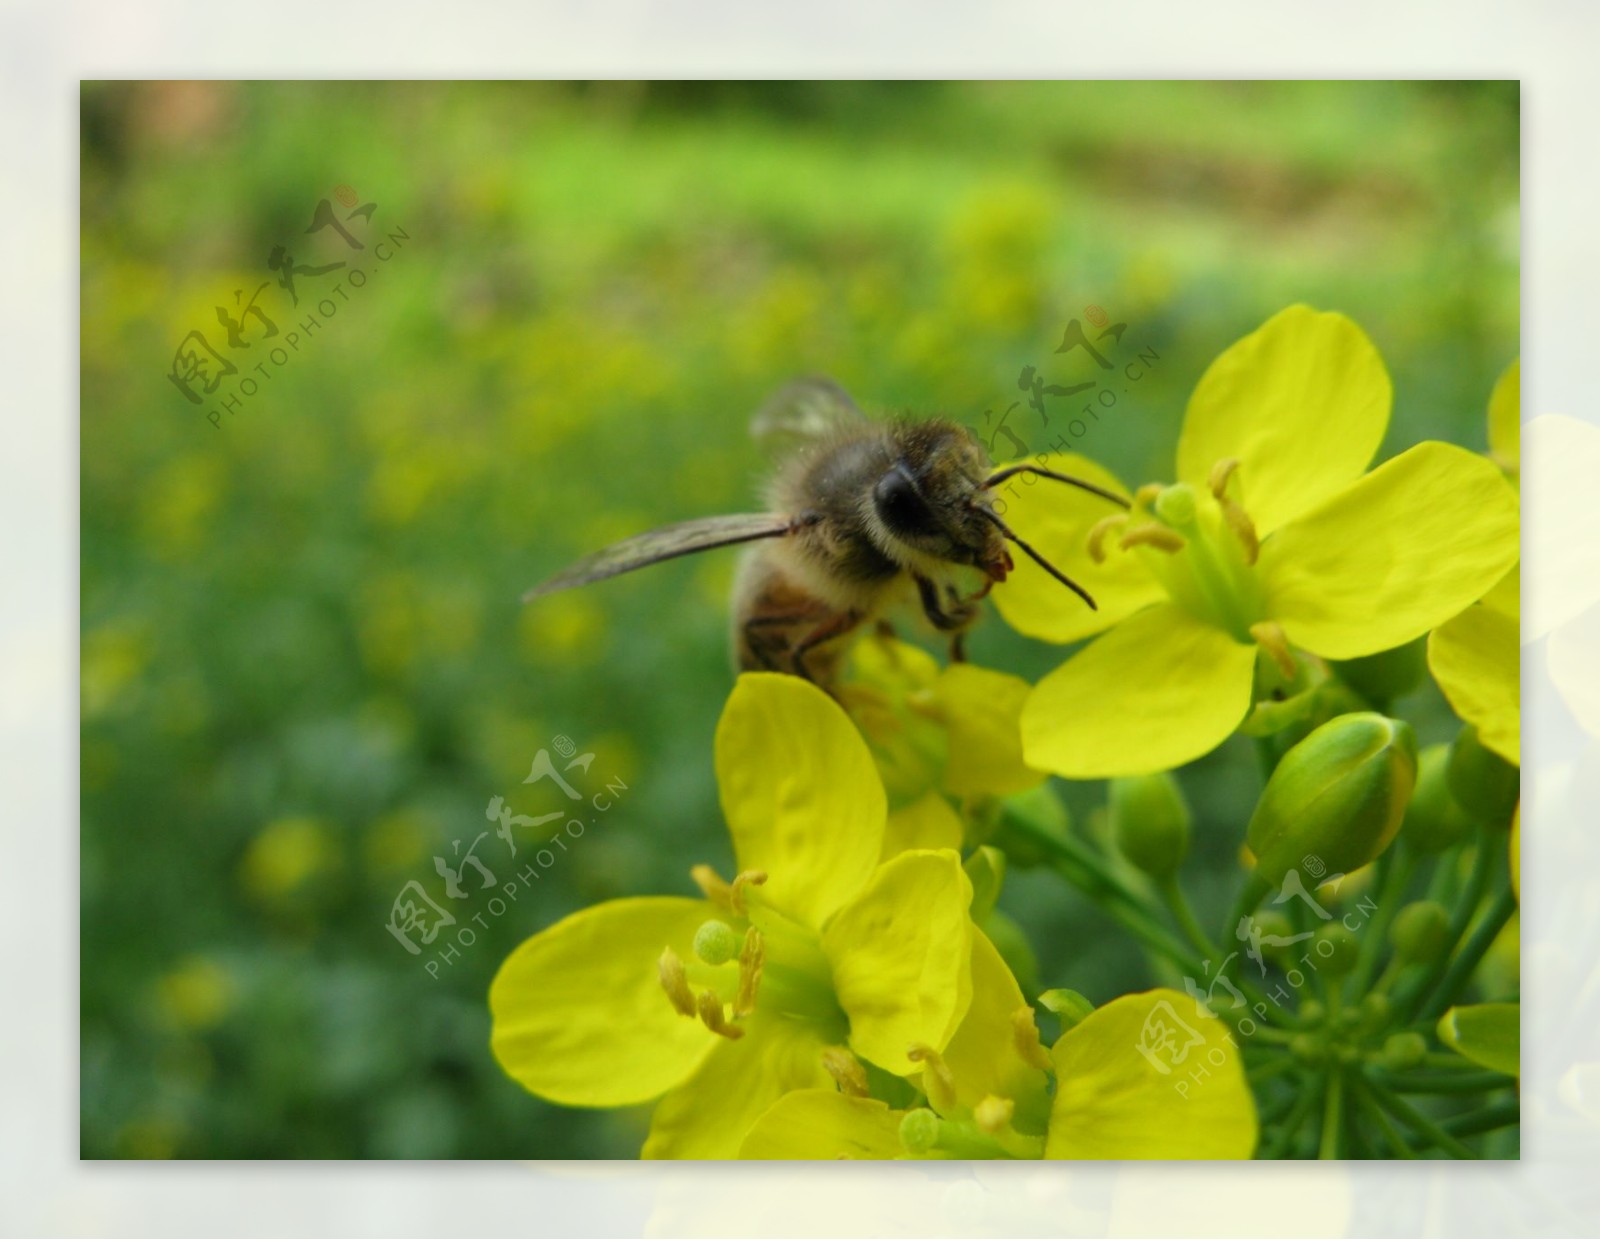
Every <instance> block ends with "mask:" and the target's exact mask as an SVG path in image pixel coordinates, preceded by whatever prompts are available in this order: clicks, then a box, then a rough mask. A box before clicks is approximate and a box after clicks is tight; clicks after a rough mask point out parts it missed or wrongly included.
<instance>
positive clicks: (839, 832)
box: [489, 674, 974, 1158]
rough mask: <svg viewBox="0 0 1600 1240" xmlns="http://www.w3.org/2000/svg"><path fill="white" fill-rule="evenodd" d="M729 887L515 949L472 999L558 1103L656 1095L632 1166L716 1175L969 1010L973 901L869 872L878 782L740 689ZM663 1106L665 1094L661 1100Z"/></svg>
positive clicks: (820, 709) (855, 742)
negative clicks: (756, 1139)
mask: <svg viewBox="0 0 1600 1240" xmlns="http://www.w3.org/2000/svg"><path fill="white" fill-rule="evenodd" d="M716 768H717V782H718V786H719V788H720V791H721V798H722V809H723V814H724V816H725V818H726V819H727V823H728V828H729V831H730V833H731V834H732V836H733V845H734V852H735V856H736V859H737V864H738V874H737V876H736V877H735V878H734V880H733V882H732V883H727V882H724V881H722V880H721V879H720V878H718V877H717V876H716V875H715V874H713V873H712V872H711V871H710V869H709V868H708V867H703V866H701V867H696V870H695V878H696V881H697V882H698V883H699V884H700V886H701V889H702V890H703V891H704V892H705V895H706V898H705V899H700V900H693V899H684V898H678V897H641V898H634V899H624V900H613V901H610V902H608V903H605V904H600V905H597V906H595V907H593V908H589V909H585V910H583V911H582V912H579V913H575V914H573V915H572V916H571V917H568V918H566V919H564V920H563V921H560V922H558V923H556V924H555V925H554V926H551V927H550V928H549V929H547V930H544V931H542V932H541V933H539V934H536V935H534V936H533V937H532V938H531V939H529V940H528V941H527V942H525V943H523V944H522V945H521V946H520V947H519V948H517V950H516V951H515V952H513V953H512V954H511V956H510V957H509V958H508V959H507V960H506V962H505V963H504V965H502V966H501V969H500V972H499V974H498V975H497V976H496V977H495V980H494V983H493V985H492V986H491V987H490V991H489V1006H490V1010H491V1012H492V1014H493V1018H494V1031H493V1038H492V1044H493V1049H494V1053H495V1056H496V1058H497V1059H498V1060H499V1061H500V1064H501V1066H502V1067H503V1068H504V1069H505V1070H506V1071H507V1072H508V1073H509V1074H510V1075H511V1076H513V1077H514V1078H516V1079H517V1080H518V1081H519V1082H521V1083H522V1085H524V1086H525V1087H526V1088H527V1089H529V1090H531V1091H532V1092H534V1093H536V1094H539V1095H540V1096H542V1097H545V1098H549V1099H551V1100H552V1101H554V1102H559V1103H562V1104H564V1105H569V1106H627V1105H632V1104H636V1103H641V1102H647V1101H649V1100H650V1099H652V1098H657V1097H660V1098H661V1101H660V1104H659V1105H658V1106H657V1108H656V1111H655V1115H654V1118H653V1121H652V1125H651V1131H650V1136H649V1138H648V1140H647V1141H646V1142H645V1147H644V1155H645V1157H659V1158H726V1157H731V1156H733V1155H734V1154H735V1153H737V1151H738V1148H739V1143H740V1141H741V1140H742V1139H743V1137H744V1134H745V1132H746V1131H747V1130H748V1129H749V1127H750V1125H751V1124H752V1123H754V1122H755V1120H756V1119H757V1117H759V1116H760V1114H761V1113H762V1111H764V1110H765V1109H766V1108H767V1107H768V1106H770V1105H771V1104H772V1103H773V1102H774V1101H775V1100H777V1099H778V1098H779V1097H781V1096H782V1095H784V1094H785V1093H787V1092H789V1091H791V1090H795V1089H803V1088H810V1087H821V1086H826V1085H828V1084H829V1083H830V1082H838V1083H839V1084H840V1085H841V1087H843V1088H848V1089H852V1090H857V1091H858V1092H864V1085H863V1082H864V1081H865V1080H866V1076H867V1069H866V1067H865V1065H864V1063H863V1061H865V1062H866V1063H870V1064H873V1065H876V1067H877V1068H880V1069H883V1070H885V1071H887V1072H890V1073H895V1074H899V1075H902V1076H905V1075H910V1074H912V1073H915V1072H918V1071H920V1064H919V1062H918V1061H917V1060H915V1059H913V1058H912V1057H911V1054H910V1052H911V1050H912V1048H914V1047H928V1048H931V1049H932V1050H934V1051H936V1052H937V1051H939V1050H942V1049H943V1048H944V1047H945V1046H946V1045H947V1044H948V1043H949V1041H950V1038H951V1035H952V1034H953V1033H954V1032H955V1030H956V1027H957V1026H958V1025H959V1024H960V1022H961V1019H962V1017H963V1016H964V1015H965V1014H966V1010H967V1006H968V1004H969V1002H970V1000H971V992H972V979H971V963H970V960H971V950H972V946H971V945H972V936H973V933H974V930H973V927H972V924H971V921H970V918H969V915H968V905H969V903H970V901H971V898H972V886H971V883H970V881H969V880H968V878H967V876H966V874H965V873H964V872H963V870H962V868H961V862H960V857H959V855H958V854H957V853H956V852H954V851H953V850H948V849H913V850H910V851H906V852H902V853H900V854H899V855H897V856H895V857H893V858H892V859H890V860H888V861H886V862H883V863H881V864H880V861H879V858H880V854H881V853H882V849H883V839H884V828H885V818H886V801H885V797H884V791H883V784H882V781H881V780H880V779H879V777H878V773H877V770H876V769H875V768H874V766H873V761H872V757H871V755H870V754H869V753H868V751H867V747H866V745H865V743H864V742H863V741H862V739H861V737H860V735H859V733H858V732H857V731H856V729H855V727H854V726H853V725H852V724H851V723H850V720H849V719H848V717H847V716H846V715H845V714H844V712H843V711H842V710H841V709H840V708H839V706H838V705H837V703H835V702H834V701H833V700H832V699H831V698H829V697H828V696H827V695H826V694H825V693H823V692H822V691H821V690H820V689H818V688H816V687H815V686H813V685H811V684H808V683H807V682H805V681H802V680H798V679H796V678H794V677H790V676H777V675H769V674H749V675H745V676H741V677H740V678H739V681H738V683H737V685H736V686H735V687H734V691H733V694H732V696H731V697H730V698H729V700H728V704H727V707H726V708H725V709H724V711H723V715H722V720H721V722H720V724H719V725H718V728H717V739H716ZM663 1095H664V1096H663Z"/></svg>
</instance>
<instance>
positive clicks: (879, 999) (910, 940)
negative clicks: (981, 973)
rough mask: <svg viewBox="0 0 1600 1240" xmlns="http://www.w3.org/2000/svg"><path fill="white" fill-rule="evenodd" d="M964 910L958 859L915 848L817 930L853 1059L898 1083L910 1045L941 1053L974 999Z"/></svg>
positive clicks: (881, 870) (909, 1065)
mask: <svg viewBox="0 0 1600 1240" xmlns="http://www.w3.org/2000/svg"><path fill="white" fill-rule="evenodd" d="M971 903H972V883H971V882H970V881H969V880H968V878H967V875H966V872H965V871H964V870H962V868H961V858H960V855H959V854H957V853H956V852H954V851H952V850H950V849H939V850H937V851H924V850H917V851H914V852H907V853H901V854H900V855H899V856H898V857H896V858H894V859H893V860H892V861H887V862H885V863H884V864H883V865H881V866H879V867H878V869H877V871H876V872H875V873H874V874H873V876H872V878H871V880H870V881H869V882H868V883H867V885H866V887H865V888H864V889H863V890H862V892H861V894H860V895H858V896H857V897H856V898H855V899H853V900H852V901H850V903H849V904H846V905H845V906H844V907H843V908H841V909H840V910H839V911H838V912H837V913H836V914H835V915H834V916H833V919H832V920H831V921H829V922H828V924H827V925H826V926H825V927H824V928H823V931H822V948H823V951H825V952H826V953H827V955H828V959H829V961H830V963H831V964H832V965H833V988H834V992H835V994H836V995H837V996H838V999H839V1006H840V1007H842V1008H843V1009H844V1011H845V1014H846V1015H847V1016H848V1017H849V1018H850V1046H851V1049H853V1050H854V1051H855V1052H856V1054H858V1055H860V1056H862V1057H863V1058H865V1059H870V1060H871V1061H872V1062H873V1063H875V1064H877V1065H878V1066H879V1067H880V1068H886V1069H888V1070H889V1071H890V1072H896V1073H899V1074H900V1075H901V1076H905V1075H907V1074H909V1073H911V1072H914V1071H917V1070H918V1069H917V1066H916V1064H914V1063H913V1062H912V1061H911V1059H909V1058H908V1057H907V1055H906V1052H907V1051H908V1050H909V1049H910V1048H911V1047H912V1046H913V1045H915V1044H917V1043H922V1044H924V1045H927V1046H931V1047H933V1048H934V1049H935V1050H943V1049H944V1047H945V1044H946V1043H948V1042H949V1041H950V1035H951V1034H952V1033H954V1032H955V1029H956V1026H957V1025H958V1024H960V1022H961V1018H962V1017H963V1016H965V1015H966V1013H967V1005H968V1004H969V1003H970V1002H971V1000H972V931H973V926H972V920H971V918H970V917H969V916H968V913H967V910H968V907H969V905H970V904H971Z"/></svg>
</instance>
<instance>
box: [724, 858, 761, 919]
mask: <svg viewBox="0 0 1600 1240" xmlns="http://www.w3.org/2000/svg"><path fill="white" fill-rule="evenodd" d="M766 881H767V872H766V871H765V870H744V871H742V872H741V873H739V874H737V875H735V876H734V880H733V886H731V887H730V888H728V903H729V905H731V906H732V908H733V911H734V912H735V913H737V914H738V915H739V916H740V917H743V916H744V914H745V908H744V889H745V888H746V887H752V886H753V887H759V886H761V884H762V883H764V882H766Z"/></svg>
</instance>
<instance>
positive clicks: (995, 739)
mask: <svg viewBox="0 0 1600 1240" xmlns="http://www.w3.org/2000/svg"><path fill="white" fill-rule="evenodd" d="M1029 689H1030V686H1029V684H1028V682H1027V681H1025V680H1023V679H1022V678H1021V677H1020V676H1008V675H1006V674H1005V673H1004V672H994V671H990V670H989V669H988V668H986V667H976V666H974V665H973V664H971V663H955V664H952V665H951V666H950V667H947V668H945V670H944V673H943V675H941V676H940V677H939V679H938V680H937V681H936V682H935V683H934V686H933V695H934V702H935V704H936V708H937V710H938V712H939V716H940V718H941V719H943V720H944V723H945V726H946V728H948V729H949V732H950V759H949V763H948V765H947V766H946V767H945V776H944V786H945V791H946V792H948V793H950V794H951V795H952V796H957V797H967V796H1008V795H1010V794H1011V793H1013V792H1026V791H1027V790H1028V789H1029V788H1032V787H1034V786H1035V785H1037V784H1040V783H1043V782H1044V779H1045V773H1044V772H1043V771H1036V770H1034V769H1033V768H1032V767H1031V766H1029V765H1028V764H1027V763H1025V762H1024V761H1023V760H1022V705H1023V703H1024V702H1026V701H1027V699H1028V692H1029Z"/></svg>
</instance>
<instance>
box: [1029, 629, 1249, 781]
mask: <svg viewBox="0 0 1600 1240" xmlns="http://www.w3.org/2000/svg"><path fill="white" fill-rule="evenodd" d="M1255 661H1256V655H1255V649H1254V647H1251V646H1245V645H1242V644H1241V643H1239V642H1236V641H1234V640H1233V638H1231V637H1230V636H1228V634H1226V633H1224V632H1223V631H1222V630H1221V629H1214V628H1211V627H1210V626H1209V625H1206V624H1203V623H1201V622H1200V621H1199V620H1197V619H1195V618H1194V617H1193V616H1191V615H1190V614H1189V613H1188V612H1186V611H1184V610H1183V609H1182V608H1180V607H1178V606H1177V604H1175V603H1166V604H1163V605H1162V606H1160V607H1153V608H1151V609H1150V610H1149V611H1146V612H1142V613H1141V614H1139V615H1137V616H1134V617H1133V618H1132V619H1131V620H1125V621H1123V622H1122V623H1121V624H1119V625H1118V626H1117V627H1116V628H1115V629H1113V630H1112V631H1111V632H1109V633H1107V634H1106V635H1105V636H1104V637H1102V638H1100V639H1099V640H1098V641H1096V642H1095V643H1094V644H1093V645H1091V646H1089V647H1088V648H1087V649H1085V650H1083V651H1080V652H1079V653H1078V654H1076V655H1074V656H1073V657H1072V658H1071V659H1068V660H1067V662H1066V663H1064V664H1063V665H1062V666H1060V667H1058V668H1057V669H1056V670H1055V671H1053V672H1051V673H1050V674H1049V675H1048V676H1046V677H1045V678H1044V679H1043V680H1041V681H1040V682H1039V684H1038V685H1037V686H1036V687H1035V688H1034V691H1033V693H1032V694H1031V695H1029V697H1028V703H1027V705H1026V706H1025V707H1024V708H1023V711H1022V748H1023V753H1024V754H1025V755H1026V757H1027V760H1028V761H1029V762H1030V763H1031V764H1032V765H1034V766H1037V767H1040V768H1043V769H1046V770H1051V771H1055V772H1056V773H1057V774H1059V775H1065V776H1066V777H1067V778H1068V779H1102V778H1106V777H1108V776H1112V775H1145V774H1149V773H1150V772H1151V771H1164V770H1169V769H1170V768H1172V767H1175V766H1179V765H1181V764H1183V763H1185V762H1188V761H1190V760H1191V759H1194V758H1198V757H1200V756H1201V755H1202V754H1205V753H1209V752H1210V751H1211V750H1212V749H1215V748H1216V747H1217V746H1218V745H1220V744H1221V743H1222V742H1223V741H1224V740H1226V739H1227V737H1228V735H1229V734H1230V733H1231V732H1232V731H1233V730H1234V728H1236V727H1238V725H1239V721H1240V720H1241V719H1243V718H1244V715H1245V711H1247V710H1248V709H1249V708H1250V689H1251V683H1252V677H1253V675H1254V670H1255Z"/></svg>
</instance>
